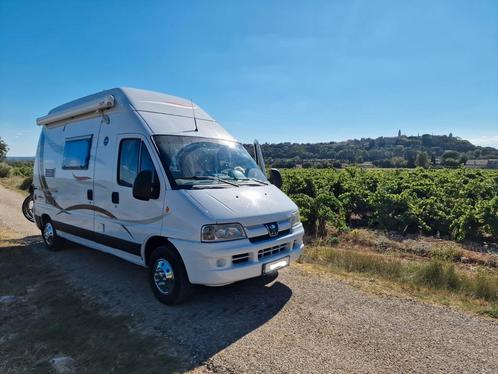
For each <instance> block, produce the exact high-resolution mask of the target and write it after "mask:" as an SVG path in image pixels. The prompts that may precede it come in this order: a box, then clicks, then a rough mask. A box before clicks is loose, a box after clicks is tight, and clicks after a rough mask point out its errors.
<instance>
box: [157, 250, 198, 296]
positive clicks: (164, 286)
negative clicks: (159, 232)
mask: <svg viewBox="0 0 498 374" xmlns="http://www.w3.org/2000/svg"><path fill="white" fill-rule="evenodd" d="M149 282H150V285H151V287H152V291H153V292H154V295H155V296H156V298H157V299H158V300H159V301H160V302H162V303H164V304H167V305H175V304H180V303H182V302H183V301H185V300H187V299H188V298H189V297H190V295H191V294H192V285H191V284H190V282H189V280H188V276H187V271H186V269H185V265H184V264H183V261H182V259H181V258H180V256H179V255H178V254H177V253H176V252H175V251H174V250H171V249H170V248H168V246H160V247H157V248H156V249H155V250H154V252H152V255H151V258H150V261H149Z"/></svg>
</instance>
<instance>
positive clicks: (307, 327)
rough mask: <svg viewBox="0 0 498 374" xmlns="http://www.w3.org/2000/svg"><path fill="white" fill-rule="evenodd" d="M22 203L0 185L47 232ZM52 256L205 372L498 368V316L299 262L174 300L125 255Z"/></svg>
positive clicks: (2, 214)
mask: <svg viewBox="0 0 498 374" xmlns="http://www.w3.org/2000/svg"><path fill="white" fill-rule="evenodd" d="M21 201H22V197H21V196H20V195H18V194H17V193H16V192H13V191H9V190H6V189H4V188H0V225H3V226H6V227H9V228H10V229H13V230H15V231H17V232H19V233H23V234H25V235H27V236H31V235H37V234H38V231H37V229H36V228H35V227H34V225H32V224H30V223H29V222H28V221H26V220H25V219H24V217H22V215H21V213H20V203H21ZM40 250H42V249H41V248H40ZM46 259H47V266H57V267H59V268H61V269H63V271H64V272H66V273H67V274H68V277H69V279H70V282H71V284H72V285H73V286H74V288H75V290H77V291H78V292H81V293H82V294H83V295H84V296H85V297H86V298H90V299H92V300H97V301H98V302H100V303H101V304H102V305H103V308H105V310H107V311H110V312H111V313H116V314H126V315H132V316H133V317H134V320H135V321H136V326H135V328H137V329H140V330H141V331H143V332H145V333H149V334H154V335H158V336H164V337H165V338H168V339H170V340H172V341H174V342H176V343H177V347H176V352H179V353H180V355H181V356H183V357H185V356H186V357H189V362H188V363H187V364H186V365H187V366H188V367H189V368H191V369H192V370H194V371H196V372H217V373H218V372H219V373H240V372H250V373H263V372H264V373H270V372H271V373H304V372H307V373H308V372H310V373H311V372H313V373H330V372H424V373H425V372H489V373H498V323H496V322H494V321H491V320H486V319H484V318H478V317H472V316H469V315H466V314H463V313H459V312H456V311H453V310H449V309H446V308H443V307H435V306H431V305H426V304H423V303H419V302H415V301H410V300H404V299H399V298H394V297H378V296H375V295H372V294H369V293H366V292H363V291H360V290H357V289H355V288H353V287H351V286H348V285H347V284H345V283H344V282H341V281H339V280H337V279H335V278H333V277H328V276H322V277H318V276H316V275H310V274H309V273H307V272H305V271H303V270H302V268H301V267H300V266H299V265H295V266H294V267H291V268H289V269H286V270H284V271H282V272H281V273H280V274H279V276H278V277H277V278H276V279H266V280H261V279H260V280H249V281H245V282H240V283H238V284H234V285H230V286H226V287H222V288H208V287H198V288H197V290H196V293H195V294H194V297H193V299H192V300H191V301H190V302H188V303H186V304H184V305H180V306H177V307H174V308H170V307H166V306H164V305H162V304H160V303H159V302H157V301H156V300H155V299H154V297H153V295H152V293H151V291H150V290H149V286H148V284H147V278H146V271H145V269H143V268H140V267H137V266H134V265H132V264H128V263H126V262H124V261H122V260H120V259H118V258H114V257H112V256H109V255H106V254H103V253H100V252H97V251H93V250H90V249H88V248H83V247H78V246H73V247H70V248H68V249H66V250H64V251H62V252H58V253H51V252H48V251H47V252H46Z"/></svg>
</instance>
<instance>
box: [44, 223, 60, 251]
mask: <svg viewBox="0 0 498 374" xmlns="http://www.w3.org/2000/svg"><path fill="white" fill-rule="evenodd" d="M41 231H42V237H43V241H44V242H45V245H46V246H47V248H48V249H50V250H51V251H57V250H59V249H61V248H62V247H63V246H64V239H63V238H61V237H60V236H58V235H57V230H56V229H55V227H54V224H53V223H52V221H51V220H50V218H48V219H47V220H46V221H45V222H44V224H43V226H42V230H41Z"/></svg>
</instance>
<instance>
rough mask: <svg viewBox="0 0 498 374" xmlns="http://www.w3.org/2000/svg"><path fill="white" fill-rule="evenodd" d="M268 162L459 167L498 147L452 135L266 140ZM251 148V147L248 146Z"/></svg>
mask: <svg viewBox="0 0 498 374" xmlns="http://www.w3.org/2000/svg"><path fill="white" fill-rule="evenodd" d="M261 147H262V150H263V154H264V155H265V161H267V163H269V164H271V165H272V166H274V167H281V168H291V167H295V166H296V165H302V166H303V167H318V168H320V167H341V165H342V164H344V163H345V164H360V163H363V162H371V163H372V164H373V165H374V166H377V167H382V168H405V167H406V168H414V167H423V168H428V167H431V166H436V165H442V166H445V167H457V166H459V165H462V164H464V163H465V162H466V161H467V160H469V159H490V158H498V150H497V149H495V148H492V147H480V146H475V145H473V144H472V143H470V142H469V141H468V140H464V139H461V138H459V137H455V136H453V135H452V134H449V135H430V134H424V135H421V136H405V135H401V134H399V135H398V136H396V137H379V138H376V139H372V138H361V139H353V140H347V141H342V142H323V143H273V144H270V143H265V144H262V145H261ZM248 148H250V146H248Z"/></svg>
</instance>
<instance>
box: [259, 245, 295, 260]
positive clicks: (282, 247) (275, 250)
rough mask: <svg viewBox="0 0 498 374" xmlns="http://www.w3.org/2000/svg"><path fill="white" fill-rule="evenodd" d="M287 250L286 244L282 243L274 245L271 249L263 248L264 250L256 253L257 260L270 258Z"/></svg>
mask: <svg viewBox="0 0 498 374" xmlns="http://www.w3.org/2000/svg"><path fill="white" fill-rule="evenodd" d="M288 249H289V245H288V243H283V244H279V245H275V246H273V247H269V248H265V249H260V250H259V251H258V260H261V259H264V258H266V257H271V256H273V255H276V254H279V253H283V252H287V250H288Z"/></svg>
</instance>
